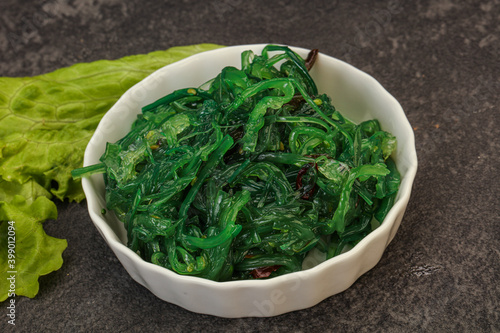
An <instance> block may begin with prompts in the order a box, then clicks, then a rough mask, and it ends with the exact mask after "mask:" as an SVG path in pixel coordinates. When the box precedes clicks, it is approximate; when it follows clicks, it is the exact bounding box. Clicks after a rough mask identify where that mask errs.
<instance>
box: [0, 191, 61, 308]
mask: <svg viewBox="0 0 500 333" xmlns="http://www.w3.org/2000/svg"><path fill="white" fill-rule="evenodd" d="M56 218H57V209H56V205H55V204H54V203H53V202H52V201H51V200H49V199H47V198H46V197H44V196H41V197H38V198H37V199H36V200H34V201H33V203H31V204H30V203H28V202H27V201H26V200H25V199H24V198H23V197H22V196H20V195H16V196H14V197H13V199H12V200H11V201H10V202H6V201H1V202H0V221H3V222H2V224H1V225H0V279H1V280H2V283H1V284H0V302H1V301H4V300H5V299H6V298H7V296H8V295H9V284H8V283H6V281H7V278H8V277H10V276H12V275H13V274H14V275H15V286H16V288H15V294H16V295H22V296H28V297H35V295H36V294H37V293H38V287H39V285H38V278H39V277H40V276H41V275H45V274H48V273H50V272H52V271H55V270H58V269H59V268H60V267H61V265H62V263H63V259H62V252H63V251H64V249H66V247H67V245H68V243H67V242H66V240H64V239H57V238H54V237H51V236H48V235H47V234H46V233H45V231H44V230H43V226H42V223H43V222H44V221H45V220H47V219H56ZM9 221H12V222H13V223H9ZM9 226H12V227H13V228H11V233H10V234H9ZM12 229H13V230H12ZM11 235H12V236H11ZM9 236H10V237H15V244H16V246H15V254H14V258H13V260H15V262H9V261H8V260H9V257H8V249H9V246H8V245H9V240H14V239H12V238H9ZM11 265H12V266H11ZM11 271H14V272H15V273H11Z"/></svg>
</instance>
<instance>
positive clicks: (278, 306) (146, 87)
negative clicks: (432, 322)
mask: <svg viewBox="0 0 500 333" xmlns="http://www.w3.org/2000/svg"><path fill="white" fill-rule="evenodd" d="M264 46H265V45H264V44H260V45H242V46H232V47H227V48H222V49H217V50H213V51H208V52H204V53H201V54H197V55H194V56H191V57H189V58H186V59H184V60H181V61H179V62H176V63H174V64H171V65H168V66H166V67H164V68H161V69H160V70H158V71H156V72H155V73H153V74H151V75H150V76H148V77H147V78H145V79H144V80H143V81H141V82H139V83H138V84H136V85H135V86H133V87H132V88H130V89H129V90H128V91H127V92H126V93H125V94H124V95H123V96H122V97H121V98H120V99H119V100H118V102H117V103H116V104H115V105H114V106H113V107H112V108H111V109H110V110H109V112H108V113H106V115H105V116H104V117H103V118H102V121H101V123H100V124H99V126H98V128H97V130H96V132H95V134H94V136H93V137H92V139H91V140H90V143H89V145H88V147H87V149H86V151H85V158H84V165H86V166H87V165H91V164H95V163H98V162H99V158H100V156H101V155H102V154H103V153H104V150H105V146H106V142H107V141H109V142H115V141H116V140H118V139H120V138H122V137H123V136H124V135H125V134H126V133H127V132H128V131H129V130H130V125H131V124H132V122H133V121H134V119H135V118H136V115H137V114H138V113H139V112H140V109H141V107H142V106H145V105H147V104H149V103H151V102H154V101H155V100H157V99H158V98H160V97H162V96H164V95H166V94H168V93H170V92H172V91H173V90H175V89H180V88H185V87H191V86H199V85H201V84H203V83H204V82H206V81H207V80H209V79H211V78H213V77H215V76H216V75H217V74H218V73H219V72H220V70H221V69H222V68H223V67H225V66H228V65H231V66H235V67H240V59H241V57H240V55H241V52H242V51H245V50H249V49H251V50H253V51H254V52H255V53H257V54H260V52H261V50H262V48H263V47H264ZM292 49H293V50H294V51H296V52H297V53H298V54H300V55H301V56H302V57H306V56H307V54H308V52H309V51H308V50H305V49H302V48H295V47H292ZM311 76H312V77H313V78H314V80H315V81H316V83H317V85H318V88H319V91H320V92H324V93H327V94H328V95H329V96H330V97H332V101H333V104H334V105H335V107H336V108H337V109H338V110H340V111H341V112H342V113H343V114H344V115H345V116H347V117H348V118H350V119H351V120H354V121H356V122H360V121H363V120H367V119H372V118H376V119H378V120H379V121H380V123H381V125H382V128H383V129H384V130H387V131H389V132H391V133H393V134H394V135H395V136H396V137H397V140H398V148H397V151H396V152H395V154H394V155H393V158H394V159H395V161H396V164H397V167H398V170H399V171H400V173H401V176H402V181H401V187H400V190H399V193H398V196H397V199H396V202H395V204H394V207H393V208H392V209H391V211H390V212H389V214H388V215H387V217H386V219H385V220H384V222H383V223H382V225H381V226H380V227H379V228H377V229H376V230H375V231H373V232H372V233H370V234H369V235H368V236H367V237H366V238H364V239H363V240H362V241H361V242H360V243H359V244H357V245H356V246H355V247H354V248H353V249H351V250H350V251H348V252H345V253H343V254H341V255H339V256H337V257H334V258H332V259H330V260H328V261H325V262H322V263H319V264H318V260H315V258H314V257H309V258H308V259H307V260H306V261H305V265H306V266H307V267H311V266H314V265H315V266H314V267H312V268H309V269H305V270H303V271H301V272H296V273H291V274H288V275H283V276H279V277H276V278H272V279H268V280H251V281H230V282H213V281H210V280H206V279H202V278H197V277H192V276H182V275H178V274H176V273H174V272H172V271H170V270H168V269H166V268H163V267H160V266H156V265H154V264H151V263H148V262H146V261H144V260H142V259H141V258H140V257H139V256H138V255H137V254H136V253H134V252H133V251H132V250H130V249H129V248H127V246H126V239H127V238H126V231H125V228H124V227H123V224H122V223H121V222H120V221H118V220H117V219H116V218H115V217H114V216H113V214H106V215H104V216H103V215H102V214H101V209H102V208H103V207H105V199H104V192H105V191H104V183H103V177H102V175H94V176H92V177H90V178H87V179H83V189H84V191H85V195H86V197H87V202H88V209H89V213H90V217H91V219H92V221H93V222H94V224H95V226H96V227H97V229H98V230H99V232H100V233H101V235H102V236H103V238H104V239H105V240H106V242H107V243H108V245H109V246H110V247H111V249H112V250H113V251H114V253H115V254H116V256H117V257H118V259H119V260H120V262H121V263H122V265H123V267H125V269H126V270H127V271H128V273H129V274H130V276H131V277H132V278H133V279H134V280H136V281H137V282H139V283H140V284H142V285H143V286H145V287H146V288H148V289H149V290H150V291H151V292H153V293H154V294H155V295H156V296H158V297H159V298H161V299H163V300H165V301H167V302H170V303H173V304H177V305H179V306H181V307H183V308H186V309H188V310H190V311H194V312H199V313H204V314H211V315H216V316H221V317H249V316H275V315H279V314H282V313H285V312H289V311H294V310H299V309H304V308H308V307H311V306H313V305H315V304H317V303H319V302H321V301H322V300H324V299H325V298H327V297H329V296H332V295H334V294H337V293H340V292H342V291H344V290H345V289H347V288H349V287H350V286H351V285H352V284H353V283H354V282H355V281H356V279H357V278H358V277H360V276H361V275H362V274H364V273H366V272H367V271H368V270H370V269H371V268H373V267H374V266H375V265H376V264H377V262H378V261H379V260H380V258H381V257H382V254H383V252H384V250H385V248H386V247H387V245H388V244H389V242H390V241H391V240H392V239H393V238H394V235H395V234H396V231H397V229H398V227H399V225H400V223H401V219H402V218H403V214H404V211H405V209H406V205H407V203H408V200H409V198H410V192H411V188H412V183H413V179H414V178H415V173H416V170H417V156H416V151H415V143H414V135H413V131H412V128H411V126H410V124H409V123H408V120H407V119H406V116H405V114H404V112H403V109H402V108H401V106H400V104H399V103H398V102H397V101H396V99H394V97H392V96H391V95H390V94H389V93H388V92H387V91H386V90H385V89H384V88H383V87H382V86H381V85H380V84H379V83H378V82H377V81H376V80H375V79H374V78H372V77H371V76H369V75H367V74H365V73H363V72H361V71H360V70H358V69H356V68H354V67H352V66H350V65H348V64H347V63H345V62H342V61H340V60H337V59H335V58H332V57H329V56H327V55H324V54H319V56H318V59H317V61H316V64H315V65H314V67H313V69H312V70H311Z"/></svg>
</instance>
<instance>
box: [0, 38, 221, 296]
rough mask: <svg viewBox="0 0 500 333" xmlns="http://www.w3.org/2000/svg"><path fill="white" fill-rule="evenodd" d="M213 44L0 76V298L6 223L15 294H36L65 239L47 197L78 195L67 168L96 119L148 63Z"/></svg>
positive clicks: (77, 161) (78, 159)
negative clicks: (49, 224)
mask: <svg viewBox="0 0 500 333" xmlns="http://www.w3.org/2000/svg"><path fill="white" fill-rule="evenodd" d="M219 47H221V46H219V45H214V44H200V45H192V46H184V47H174V48H171V49H168V50H166V51H156V52H152V53H149V54H145V55H135V56H129V57H125V58H121V59H118V60H100V61H95V62H92V63H82V64H76V65H73V66H71V67H67V68H61V69H59V70H56V71H54V72H52V73H48V74H43V75H39V76H35V77H23V78H7V77H0V279H1V281H2V283H0V302H1V301H3V300H5V299H6V298H7V296H8V284H7V283H5V281H7V280H6V278H7V274H8V273H7V272H8V271H9V270H11V269H9V266H8V264H9V263H8V261H7V259H8V253H7V250H8V241H7V239H8V238H7V237H8V227H9V225H10V224H9V221H13V223H12V224H13V225H14V226H15V228H16V243H17V246H16V259H15V260H16V266H15V268H16V271H17V274H16V295H24V296H28V297H34V296H35V295H36V294H37V292H38V278H39V276H40V275H44V274H48V273H50V272H52V271H54V270H57V269H59V268H60V267H61V265H62V252H63V251H64V249H65V248H66V246H67V242H66V240H62V239H56V238H53V237H51V236H48V235H47V234H46V233H45V231H44V230H43V226H42V223H43V222H44V221H45V220H47V219H56V218H57V209H56V206H55V204H54V203H53V202H52V201H51V200H50V199H52V198H53V197H56V198H58V199H60V200H64V199H68V200H69V201H77V202H79V201H81V200H83V199H84V193H83V190H82V188H81V184H80V180H78V181H74V180H73V179H72V177H71V170H73V169H76V168H78V167H80V166H81V165H82V162H83V154H84V150H85V147H86V146H87V143H88V141H89V140H90V138H91V136H92V135H93V133H94V131H95V129H96V127H97V124H98V123H99V121H100V120H101V118H102V116H103V115H104V113H105V112H106V111H108V109H109V108H110V107H111V106H112V105H113V104H114V103H115V102H116V101H117V100H118V98H119V97H120V96H121V95H122V94H123V93H124V92H125V91H126V90H127V89H129V88H130V87H131V86H133V85H134V84H136V83H137V82H139V81H140V80H142V79H143V78H144V77H146V76H147V75H149V74H151V73H152V72H153V71H155V70H157V69H159V68H161V67H163V66H165V65H168V64H170V63H173V62H175V61H178V60H180V59H183V58H186V57H188V56H190V55H193V54H196V53H199V52H203V51H208V50H211V49H215V48H219Z"/></svg>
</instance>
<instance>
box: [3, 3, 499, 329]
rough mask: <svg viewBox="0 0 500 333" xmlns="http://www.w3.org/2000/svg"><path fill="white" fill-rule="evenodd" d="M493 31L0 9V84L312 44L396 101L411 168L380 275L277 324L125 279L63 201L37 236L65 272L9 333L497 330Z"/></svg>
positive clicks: (403, 16) (380, 6) (275, 17)
mask: <svg viewBox="0 0 500 333" xmlns="http://www.w3.org/2000/svg"><path fill="white" fill-rule="evenodd" d="M499 22H500V1H498V0H490V1H452V0H431V1H423V0H419V1H393V0H385V1H352V2H349V3H347V2H341V1H308V2H305V1H300V2H299V1H291V0H289V1H252V2H250V1H243V0H222V1H218V2H215V1H203V2H202V1H197V2H195V1H187V0H184V1H164V2H160V1H139V0H134V1H123V0H120V1H118V0H106V1H105V0H89V1H86V0H85V1H76V0H75V1H67V0H47V1H19V0H2V2H0V75H1V76H25V75H36V74H40V73H45V72H49V71H52V70H54V69H57V68H60V67H64V66H68V65H71V64H74V63H77V62H89V61H93V60H97V59H115V58H119V57H122V56H126V55H131V54H137V53H147V52H150V51H154V50H160V49H166V48H169V47H171V46H176V45H188V44H195V43H202V42H211V43H218V44H225V45H235V44H248V43H259V42H264V43H265V42H274V43H284V44H289V45H294V46H301V47H305V48H319V49H320V50H321V51H322V52H324V53H326V54H329V55H332V56H335V57H337V58H340V59H342V60H345V61H347V62H349V63H351V64H353V65H354V66H356V67H358V68H360V69H362V70H364V71H366V72H368V73H369V74H371V75H373V76H374V77H375V78H376V79H377V80H379V81H380V82H381V83H382V85H384V87H386V89H387V90H388V91H389V92H390V93H392V94H393V95H394V96H395V97H396V98H397V99H398V100H399V101H400V103H401V104H402V106H403V108H404V109H405V111H406V113H407V116H408V118H409V120H410V122H411V124H412V126H413V127H414V129H415V134H416V144H417V151H418V156H419V172H418V174H417V178H416V181H415V185H414V192H413V194H412V198H411V201H410V204H409V206H408V210H407V212H406V215H405V217H404V219H403V222H402V225H401V228H400V230H399V232H398V234H397V235H396V237H395V239H394V240H393V242H392V243H391V244H390V246H389V247H388V249H387V251H386V253H385V255H384V256H383V258H382V260H381V261H380V263H379V264H378V265H377V266H376V267H375V268H374V269H373V270H371V271H370V272H368V273H367V274H365V275H364V276H362V277H361V278H360V279H359V280H358V281H357V282H356V283H355V284H354V285H353V286H352V287H351V288H350V289H348V290H347V291H345V292H343V293H342V294H339V295H336V296H333V297H330V298H328V299H326V300H325V301H323V302H321V303H320V304H318V305H317V306H315V307H313V308H310V309H306V310H302V311H297V312H294V313H289V314H285V315H281V316H278V317H273V318H247V319H233V320H231V319H222V318H216V317H211V316H207V315H199V314H195V313H191V312H188V311H186V310H184V309H182V308H179V307H177V306H174V305H171V304H169V303H166V302H163V301H161V300H159V299H157V298H156V297H155V296H154V295H152V294H151V293H150V292H149V291H148V290H146V289H145V288H143V287H142V286H140V285H139V284H137V283H136V282H134V281H133V280H132V279H131V278H130V277H129V275H128V274H127V273H126V272H125V270H124V269H123V268H122V266H121V265H120V263H119V262H118V260H117V259H116V258H115V256H114V255H113V253H112V252H111V251H110V250H109V248H108V247H107V246H106V244H105V243H104V241H103V240H102V238H101V236H100V235H99V234H98V232H97V231H96V229H95V228H94V227H93V225H92V223H91V220H90V218H89V217H88V214H87V212H86V206H85V203H82V204H68V203H59V205H58V208H59V214H60V216H59V218H58V219H57V221H48V222H47V223H46V224H45V229H46V231H47V233H48V234H50V235H52V236H55V237H59V238H65V239H67V240H68V243H69V247H68V249H67V250H66V251H65V252H64V255H63V256H64V260H65V262H64V265H63V267H62V268H61V269H60V270H59V271H57V272H54V273H51V274H49V275H47V276H44V277H42V278H41V279H40V293H39V294H38V296H37V297H36V298H35V299H27V298H20V299H18V300H17V320H16V323H17V328H18V329H22V331H120V332H122V331H123V332H125V331H153V330H154V331H160V330H162V331H187V330H190V331H199V332H202V331H203V332H204V331H219V330H228V331H235V332H248V331H259V332H278V331H282V330H283V331H293V332H310V331H325V330H326V331H336V332H340V331H346V332H379V331H380V332H498V331H500V304H499V303H500V283H499V281H500V241H499V240H500V225H499V223H500V200H499V194H498V193H499V191H500V181H499V176H500V173H499V169H498V166H499V165H500V156H499V148H500V143H499V137H500V130H499V125H500V124H499V120H498V119H499V115H500V112H499V105H500V97H499V92H500V62H499V56H498V54H499V52H500V27H499ZM1 313H3V312H2V311H0V314H1ZM6 326H10V325H7V320H6V318H5V317H3V318H2V319H0V331H5V328H6Z"/></svg>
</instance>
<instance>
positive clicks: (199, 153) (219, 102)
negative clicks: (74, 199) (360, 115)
mask: <svg viewBox="0 0 500 333" xmlns="http://www.w3.org/2000/svg"><path fill="white" fill-rule="evenodd" d="M316 57H317V50H313V51H311V52H310V53H309V55H308V57H307V59H303V58H301V57H300V56H299V55H298V54H296V53H295V52H293V51H292V50H291V49H289V48H288V47H285V46H277V45H267V46H266V47H265V48H264V49H263V50H262V54H261V55H256V54H254V53H253V52H252V51H245V52H243V53H242V54H241V69H238V68H235V67H225V68H224V69H222V71H221V73H220V74H218V75H217V77H215V78H214V79H212V80H210V81H209V82H207V83H206V84H204V85H202V86H201V87H188V88H185V89H181V90H177V91H174V92H173V93H171V94H169V95H167V96H165V97H163V98H161V99H159V100H157V101H156V102H154V103H152V104H150V105H147V106H145V107H143V108H142V113H141V114H139V115H138V116H137V119H136V120H135V122H134V123H133V125H132V128H131V130H130V132H129V133H128V134H127V135H126V136H125V137H123V138H122V139H120V140H118V141H117V142H115V143H107V146H106V151H105V153H104V154H103V155H102V157H101V159H100V161H101V163H99V164H96V165H92V166H88V167H84V168H81V169H77V170H74V171H73V177H74V178H80V177H85V176H89V175H91V174H95V173H102V174H103V175H104V181H105V185H106V205H107V209H109V210H112V211H113V212H114V213H115V214H116V216H117V217H118V219H120V220H121V221H122V222H123V223H124V225H125V228H126V230H127V237H128V247H130V249H132V250H133V251H134V252H136V253H138V254H139V255H140V256H141V257H142V258H143V259H144V260H146V261H149V262H152V263H154V264H157V265H160V266H163V267H166V268H168V269H170V270H172V271H174V272H177V273H178V274H182V275H192V276H198V277H202V278H206V279H210V280H214V281H229V280H241V279H259V278H271V277H274V276H278V275H282V274H287V273H291V272H295V271H299V270H301V269H302V263H303V261H304V258H305V257H306V255H307V254H308V253H309V252H310V251H311V250H313V249H315V250H316V251H321V252H322V253H324V256H325V258H326V259H328V258H332V257H334V256H336V255H338V254H340V253H341V252H342V251H343V250H345V249H348V247H349V246H354V245H355V244H356V243H358V242H359V241H360V240H361V239H363V238H364V237H365V236H366V235H368V234H369V233H370V232H371V231H372V230H373V229H374V228H376V227H377V226H378V225H379V224H380V223H382V221H383V220H384V218H385V216H386V214H387V213H388V211H389V209H390V208H391V207H392V205H393V203H394V200H395V197H396V194H397V191H398V188H399V184H400V174H399V172H398V170H397V168H396V165H395V163H394V161H393V160H392V159H391V157H390V156H391V154H392V152H393V151H394V150H395V149H396V138H395V137H394V136H393V135H392V134H390V133H388V132H386V131H383V130H382V129H381V127H380V124H379V122H378V121H377V120H369V121H364V122H362V123H360V124H355V123H353V122H352V121H350V120H348V119H347V118H345V117H344V116H342V114H341V113H340V112H339V111H338V110H336V109H335V107H334V105H333V104H332V101H331V100H330V98H329V97H328V96H326V95H325V94H320V93H319V92H318V89H317V87H316V84H315V82H314V81H313V79H312V78H311V76H310V75H309V70H310V69H311V67H312V66H313V64H314V62H315V59H316ZM104 212H105V210H103V213H104Z"/></svg>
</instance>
